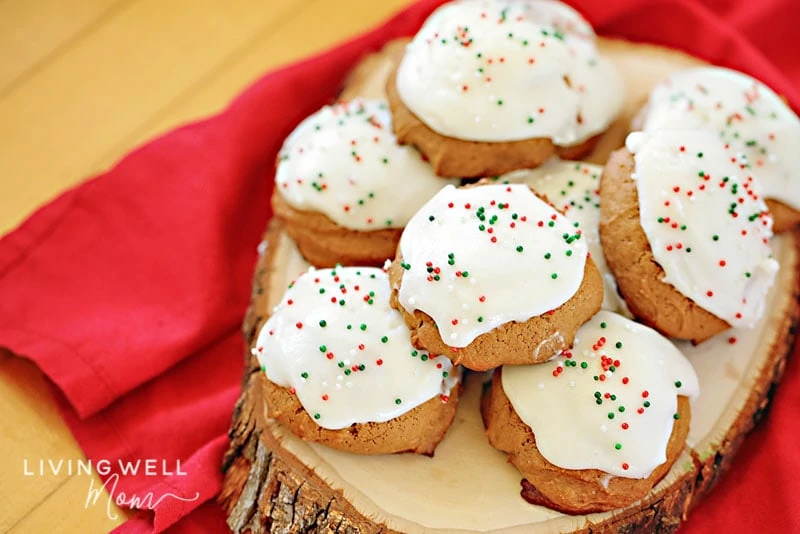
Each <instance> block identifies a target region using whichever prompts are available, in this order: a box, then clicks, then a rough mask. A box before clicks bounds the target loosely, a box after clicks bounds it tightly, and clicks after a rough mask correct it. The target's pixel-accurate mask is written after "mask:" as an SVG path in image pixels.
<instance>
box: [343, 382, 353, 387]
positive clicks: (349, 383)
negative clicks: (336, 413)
mask: <svg viewBox="0 0 800 534" xmlns="http://www.w3.org/2000/svg"><path fill="white" fill-rule="evenodd" d="M344 386H345V387H347V388H352V387H353V383H352V382H348V383H347V384H345V385H344Z"/></svg>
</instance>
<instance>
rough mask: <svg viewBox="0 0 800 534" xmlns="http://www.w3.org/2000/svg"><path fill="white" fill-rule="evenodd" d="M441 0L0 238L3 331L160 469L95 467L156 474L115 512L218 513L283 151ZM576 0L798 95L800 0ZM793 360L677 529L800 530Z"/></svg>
mask: <svg viewBox="0 0 800 534" xmlns="http://www.w3.org/2000/svg"><path fill="white" fill-rule="evenodd" d="M440 3H442V2H441V0H426V1H422V2H420V3H419V4H416V5H414V6H412V7H411V8H409V9H408V10H406V11H405V12H403V13H401V14H399V15H398V16H396V17H395V18H393V19H392V20H390V21H389V22H387V23H386V24H384V25H383V26H381V27H379V28H377V29H375V30H373V31H371V32H369V33H367V34H365V35H364V36H362V37H359V38H358V39H355V40H353V41H351V42H349V43H347V44H345V45H342V46H340V47H337V48H336V49H334V50H331V51H330V52H328V53H325V54H322V55H320V56H317V57H315V58H313V59H310V60H307V61H304V62H302V63H299V64H296V65H294V66H291V67H288V68H285V69H283V70H280V71H278V72H275V73H273V74H270V75H268V76H265V77H264V78H262V79H261V80H259V81H258V82H256V83H255V84H254V85H253V86H252V87H250V88H249V89H248V90H247V91H245V92H244V93H243V94H242V95H241V96H240V97H239V98H237V99H236V100H235V101H234V102H233V103H232V104H231V105H230V106H229V107H228V108H227V109H226V110H225V111H223V112H222V113H220V114H219V115H217V116H215V117H213V118H211V119H209V120H206V121H203V122H199V123H195V124H192V125H189V126H187V127H184V128H181V129H178V130H176V131H174V132H172V133H170V134H167V135H165V136H163V137H161V138H159V139H156V140H155V141H153V142H151V143H149V144H148V145H145V146H144V147H142V148H140V149H138V150H136V151H134V152H133V153H132V154H130V155H129V156H128V157H126V158H124V159H123V160H122V161H121V162H120V163H119V164H118V165H117V166H115V167H114V168H113V169H112V170H110V171H109V172H107V173H105V174H104V175H101V176H99V177H97V178H94V179H92V180H90V181H87V182H85V183H84V184H82V185H81V186H79V187H77V188H76V189H73V190H71V191H68V192H67V193H65V194H63V195H62V196H61V197H59V198H58V199H56V200H54V201H53V202H51V203H50V204H48V205H47V206H45V207H43V208H41V209H40V210H38V211H37V212H36V213H35V214H33V215H32V216H31V217H30V218H29V219H28V220H27V221H26V222H25V223H23V224H22V225H21V226H20V227H19V228H18V229H16V230H15V231H13V232H12V233H10V234H8V235H7V236H5V237H4V238H3V239H2V240H0V345H3V346H6V347H8V348H9V349H11V350H12V351H14V352H15V353H17V354H21V355H24V356H26V357H28V358H30V359H32V360H33V361H34V362H36V364H37V365H39V366H40V367H41V369H42V370H43V371H44V372H45V373H46V374H47V376H48V377H49V378H50V379H51V380H52V381H53V383H54V384H55V385H56V386H57V388H58V394H57V397H58V400H59V403H60V405H61V407H62V412H63V414H64V417H65V419H66V421H67V423H68V424H69V427H70V428H71V430H72V432H73V433H74V434H75V437H76V438H77V440H78V442H79V443H80V444H81V446H82V447H83V450H84V451H85V452H86V454H87V455H88V457H89V458H91V459H92V460H95V461H99V460H108V461H112V462H115V461H116V460H118V459H121V460H133V461H135V460H137V459H140V460H145V459H151V460H159V464H158V465H159V468H158V469H156V471H157V473H158V475H157V476H147V475H146V473H144V472H139V473H138V474H137V475H136V476H132V475H130V474H128V475H125V476H120V477H119V478H118V479H117V478H116V477H114V476H113V473H114V471H112V472H111V473H110V474H109V475H106V476H105V477H104V480H105V481H106V484H107V485H108V486H109V487H110V488H113V489H114V490H115V495H116V496H117V497H119V496H120V494H121V493H124V494H125V496H124V497H125V499H126V500H128V501H129V500H130V497H131V496H136V497H138V498H140V499H142V498H145V497H146V496H147V494H148V493H149V494H151V500H150V501H149V505H151V506H148V505H147V504H148V503H147V502H145V503H144V505H142V503H140V508H150V507H154V508H155V510H154V512H149V513H146V514H142V515H141V516H138V517H136V518H134V519H132V520H131V521H128V522H127V523H126V524H125V525H123V527H121V529H120V530H122V531H129V532H152V531H154V530H155V531H162V530H164V529H166V528H168V527H174V528H175V529H176V530H180V531H182V532H194V531H197V532H209V531H222V530H224V528H225V527H224V518H223V517H222V513H221V511H220V510H219V508H218V506H216V504H214V502H213V497H214V496H215V495H216V494H217V492H218V491H219V488H220V482H221V476H220V473H219V465H220V462H221V455H222V453H223V451H224V450H225V447H226V446H227V438H226V433H227V429H228V425H229V423H230V419H231V412H232V408H233V404H234V402H235V400H236V398H237V396H238V393H239V381H240V377H241V372H242V361H243V349H244V347H243V342H242V339H241V336H240V334H239V325H240V322H241V320H242V317H243V315H244V311H245V308H246V306H247V303H248V299H249V290H250V278H251V275H252V269H253V265H254V262H255V259H256V246H257V244H258V242H259V239H260V234H261V232H262V230H263V229H264V228H265V226H266V223H267V220H268V219H269V217H270V208H269V200H268V199H269V194H270V191H271V188H272V178H273V174H272V169H273V162H274V160H275V156H276V153H277V151H278V149H279V147H280V145H281V142H282V141H283V139H284V137H285V136H286V135H287V134H288V133H289V131H290V130H291V129H292V127H294V126H295V125H296V124H297V123H298V122H299V121H300V120H301V119H302V118H303V117H305V116H306V115H308V114H310V113H311V112H313V111H314V110H316V109H317V108H319V107H320V106H321V105H323V104H324V103H326V102H328V101H329V100H331V98H332V97H333V96H334V95H335V93H336V91H337V89H338V88H339V87H340V85H341V83H342V81H343V78H344V76H345V75H346V73H347V71H348V69H349V68H351V67H352V66H353V64H354V63H355V62H356V61H357V60H358V59H359V58H360V57H361V56H362V55H363V54H365V53H367V52H369V51H372V50H376V49H377V48H379V47H380V45H381V44H382V43H383V42H385V41H386V40H388V39H390V38H393V37H397V36H401V35H411V34H413V33H414V31H415V30H416V29H417V28H418V27H419V25H420V24H421V22H422V21H423V20H424V18H425V17H426V16H427V15H428V14H429V13H430V12H431V10H432V9H433V8H435V7H436V6H437V5H439V4H440ZM571 3H573V4H574V5H575V6H576V7H577V8H578V9H579V10H580V11H581V12H582V13H584V14H585V16H586V17H587V18H588V19H589V20H590V21H591V22H592V23H593V24H594V25H595V27H596V28H597V30H598V32H599V33H601V34H603V35H609V36H617V37H625V38H628V39H631V40H635V41H644V42H652V43H657V44H663V45H667V46H672V47H675V48H680V49H683V50H685V51H687V52H689V53H691V54H694V55H696V56H698V57H701V58H704V59H707V60H709V61H712V62H714V63H717V64H721V65H726V66H730V67H733V68H737V69H739V70H742V71H745V72H748V73H750V74H752V75H754V76H756V77H758V78H760V79H762V80H764V81H765V82H766V83H768V84H769V85H771V86H772V87H774V88H775V89H776V90H777V91H779V92H781V93H782V94H784V95H785V96H786V97H787V98H788V99H789V101H790V102H791V103H792V105H793V107H794V108H795V109H798V106H800V93H798V92H797V89H796V86H797V84H799V83H800V64H798V61H797V60H796V53H795V52H794V50H793V48H792V45H791V44H789V43H791V41H790V37H791V36H792V35H793V33H792V32H793V31H795V27H794V26H795V25H796V21H797V20H800V3H798V2H796V1H794V0H765V1H763V2H758V3H756V2H750V1H748V0H707V2H705V3H699V2H692V1H689V0H650V1H648V2H641V1H640V0H619V1H616V2H607V1H605V0H573V1H572V2H571ZM795 360H796V358H795ZM797 366H798V364H797V362H796V361H793V362H791V363H790V365H789V367H788V368H787V370H786V377H785V379H784V383H783V385H782V386H781V388H780V389H779V391H778V393H777V395H776V398H775V400H776V402H775V408H774V410H773V413H772V415H771V416H770V418H769V420H768V421H767V422H766V424H764V425H762V426H761V427H760V428H759V429H758V430H757V431H756V432H755V433H754V435H753V436H752V437H750V438H748V439H747V441H746V443H745V444H744V446H743V448H742V452H741V453H740V455H739V457H738V458H737V459H736V462H735V466H734V469H733V470H732V472H731V473H729V474H728V475H727V477H726V478H725V479H724V480H723V481H722V482H721V483H720V484H719V487H718V488H717V489H716V490H715V491H714V492H713V493H712V495H711V496H710V497H709V498H708V499H707V501H706V502H704V503H703V504H701V505H700V506H699V507H698V508H697V509H696V511H695V512H693V513H692V515H691V517H690V518H689V521H688V522H687V524H686V526H685V531H689V532H692V531H697V532H703V531H707V530H710V529H711V528H717V529H726V530H727V529H735V530H739V529H740V528H741V529H743V530H744V529H747V530H751V531H758V532H786V531H792V530H795V531H796V530H800V511H798V509H797V507H796V506H793V503H794V502H796V498H795V496H796V495H797V494H798V493H800V481H798V479H797V478H796V477H795V476H794V473H797V472H800V452H798V450H797V447H796V436H797V435H800V369H798V368H797ZM45 460H46V459H45ZM54 460H58V459H54ZM162 461H163V464H162V463H160V462H162ZM176 461H180V462H181V465H180V472H178V469H176ZM170 472H171V473H172V474H169V473H170ZM87 481H88V479H87ZM87 490H88V482H87ZM204 503H205V504H204ZM152 505H155V506H152ZM96 506H104V503H103V502H102V501H98V503H97V504H96Z"/></svg>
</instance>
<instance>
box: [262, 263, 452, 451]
mask: <svg viewBox="0 0 800 534" xmlns="http://www.w3.org/2000/svg"><path fill="white" fill-rule="evenodd" d="M252 350H253V354H254V355H255V356H256V357H257V358H258V361H259V363H260V364H261V366H262V370H263V372H264V373H266V378H267V380H265V381H264V388H265V392H264V397H265V398H266V402H267V411H268V415H269V417H271V418H273V419H276V420H277V421H278V422H279V423H281V424H282V425H284V426H286V427H287V428H288V429H289V430H290V431H291V432H293V433H294V434H296V435H297V436H299V437H300V438H302V439H304V440H307V441H315V442H319V443H322V444H324V445H327V446H329V447H332V448H335V449H341V450H345V451H350V452H355V453H359V454H385V453H394V452H404V451H410V452H416V453H420V454H428V455H432V454H433V451H434V449H435V448H436V445H437V444H438V443H439V441H440V440H441V439H442V437H443V436H444V434H445V432H446V431H447V429H448V427H449V426H450V423H452V421H453V417H454V416H455V412H456V404H457V401H458V375H457V372H456V371H455V370H454V368H453V365H452V364H451V363H450V361H449V360H448V359H447V358H445V357H444V356H433V355H431V354H429V353H428V352H426V351H424V350H419V349H416V348H414V347H413V346H412V345H411V341H410V339H409V334H408V328H407V327H406V325H405V323H404V322H403V319H402V317H401V316H400V314H399V313H397V311H396V310H393V309H392V308H390V307H389V282H388V279H387V276H386V273H385V272H384V271H382V270H381V269H376V268H369V267H364V268H361V267H343V268H338V269H322V270H314V269H313V268H312V269H310V270H309V271H308V272H306V273H305V274H303V275H302V276H300V277H299V278H298V279H297V280H296V281H295V282H293V283H292V285H291V286H290V287H289V289H288V291H287V292H286V294H285V295H284V297H283V300H282V301H281V302H280V304H279V305H278V306H277V307H276V308H275V310H274V312H273V314H272V316H271V317H270V318H269V320H268V321H267V322H266V324H265V325H264V326H263V328H262V329H261V331H260V333H259V335H258V339H257V341H256V345H255V347H254V348H253V349H252Z"/></svg>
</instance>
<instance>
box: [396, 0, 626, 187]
mask: <svg viewBox="0 0 800 534" xmlns="http://www.w3.org/2000/svg"><path fill="white" fill-rule="evenodd" d="M387 95H388V99H389V104H390V106H391V109H392V115H393V118H394V128H395V133H396V135H397V138H398V140H399V141H400V142H401V143H410V144H414V145H416V146H417V147H418V148H419V149H420V150H421V151H422V152H423V153H424V154H425V155H426V156H427V157H428V159H429V160H430V161H431V164H432V165H433V167H434V169H435V170H436V172H437V174H439V175H441V176H459V177H465V178H473V177H481V176H493V175H498V174H502V173H505V172H509V171H512V170H516V169H520V168H532V167H535V166H537V165H539V164H541V163H543V162H544V161H546V160H547V159H549V158H550V157H551V156H552V155H553V154H554V153H556V152H558V153H559V154H561V155H562V156H564V157H566V156H570V157H580V156H581V155H583V154H585V153H586V152H588V151H589V150H591V148H592V147H593V146H594V144H595V143H596V142H597V136H599V135H600V134H601V133H603V132H604V131H605V130H606V129H607V128H608V126H609V125H610V124H611V122H612V121H613V120H614V119H615V117H616V116H617V115H618V114H619V112H620V110H621V108H622V103H623V100H624V88H623V86H622V82H621V78H620V76H619V74H618V73H617V71H616V69H615V67H614V66H613V65H612V64H611V62H610V61H608V60H606V59H605V58H603V57H601V56H600V55H599V54H598V52H597V48H596V36H595V34H594V32H593V30H592V28H591V26H589V24H588V23H587V22H586V21H585V20H584V19H583V18H582V17H581V16H580V15H579V14H578V13H577V12H575V11H574V10H573V9H572V8H570V7H568V6H566V5H564V4H561V3H559V2H552V1H543V0H531V1H528V2H514V1H508V0H503V1H464V0H461V1H455V2H451V3H448V4H445V5H444V6H442V7H440V8H439V9H437V10H436V11H435V12H434V13H433V14H432V15H431V16H430V17H429V18H428V19H427V20H426V21H425V23H424V24H423V26H422V28H421V29H420V31H419V32H418V33H417V35H416V36H415V37H414V39H413V41H412V42H411V43H410V44H409V45H408V46H407V47H406V51H405V54H404V55H403V58H402V60H401V61H400V63H399V65H398V67H397V69H396V70H395V72H393V73H392V75H391V76H390V78H389V80H388V82H387Z"/></svg>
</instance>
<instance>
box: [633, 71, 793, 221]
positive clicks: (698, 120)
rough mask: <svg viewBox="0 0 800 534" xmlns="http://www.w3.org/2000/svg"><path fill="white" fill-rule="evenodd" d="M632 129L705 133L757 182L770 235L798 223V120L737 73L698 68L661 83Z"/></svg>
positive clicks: (768, 91)
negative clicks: (716, 139)
mask: <svg viewBox="0 0 800 534" xmlns="http://www.w3.org/2000/svg"><path fill="white" fill-rule="evenodd" d="M634 123H635V125H636V127H637V129H641V130H644V131H646V132H657V131H661V130H692V129H707V130H709V131H712V132H714V133H715V134H717V135H719V136H720V138H721V139H723V140H724V141H725V142H726V143H727V144H729V145H730V150H731V151H732V152H733V153H735V154H736V155H737V157H738V159H739V161H740V162H741V164H742V165H745V166H746V168H747V172H750V173H755V175H756V176H757V177H758V179H759V181H760V182H761V186H762V189H763V191H764V197H765V198H766V200H767V205H768V206H769V208H770V212H771V213H772V216H773V217H774V219H775V231H776V232H783V231H785V230H789V229H791V228H794V227H795V226H797V225H798V224H800V150H798V148H797V147H798V146H800V119H798V117H797V115H796V114H795V113H794V112H793V111H792V109H791V108H790V107H789V106H788V105H787V104H786V102H785V101H784V100H783V99H782V98H781V97H780V96H778V95H777V94H776V93H775V92H774V91H773V90H772V89H770V88H769V87H767V86H766V85H764V84H762V83H761V82H759V81H758V80H756V79H754V78H751V77H750V76H747V75H746V74H743V73H741V72H736V71H733V70H729V69H725V68H721V67H702V68H696V69H690V70H684V71H680V72H678V73H676V74H674V75H672V76H670V77H669V78H667V79H666V80H664V81H663V82H661V83H660V84H659V85H658V86H656V88H655V89H654V90H653V91H652V93H651V94H650V100H649V102H648V103H647V105H646V106H645V107H644V109H643V110H642V111H641V112H640V113H639V116H638V117H637V118H636V119H635V120H634Z"/></svg>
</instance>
